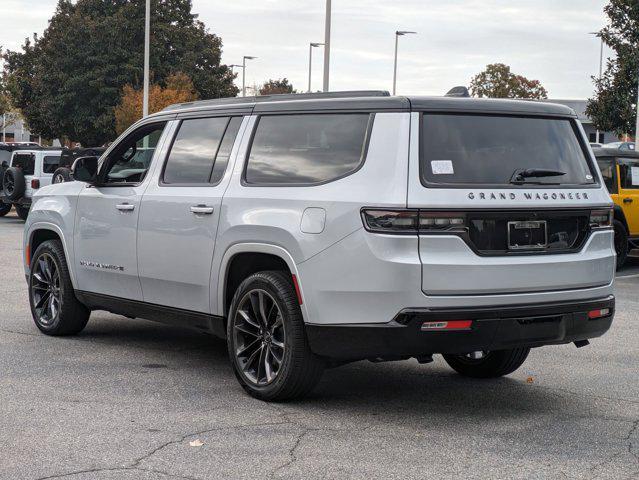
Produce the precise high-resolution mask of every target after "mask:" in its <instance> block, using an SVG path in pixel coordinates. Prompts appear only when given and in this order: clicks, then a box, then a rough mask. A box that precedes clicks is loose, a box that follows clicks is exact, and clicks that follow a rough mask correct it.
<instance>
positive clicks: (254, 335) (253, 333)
mask: <svg viewBox="0 0 639 480" xmlns="http://www.w3.org/2000/svg"><path fill="white" fill-rule="evenodd" d="M235 330H237V331H238V332H242V333H245V334H246V335H250V336H252V337H256V338H262V337H261V336H260V334H259V333H255V332H251V331H250V330H249V329H247V328H246V327H245V326H244V325H235Z"/></svg>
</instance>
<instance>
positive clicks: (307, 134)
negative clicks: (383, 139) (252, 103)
mask: <svg viewBox="0 0 639 480" xmlns="http://www.w3.org/2000/svg"><path fill="white" fill-rule="evenodd" d="M371 118H372V116H371V114H368V113H365V114H351V113H343V114H303V115H271V116H263V117H261V118H260V120H259V123H258V125H257V130H256V131H255V136H254V138H253V143H252V145H251V152H250V155H249V159H248V164H247V167H246V176H245V179H246V182H247V183H249V184H275V185H286V184H297V185H312V184H317V183H322V182H327V181H330V180H335V179H337V178H340V177H343V176H345V175H347V174H349V173H352V172H353V171H355V170H357V168H359V166H360V164H361V163H362V160H363V156H364V150H365V146H366V132H367V131H368V124H369V121H370V119H371Z"/></svg>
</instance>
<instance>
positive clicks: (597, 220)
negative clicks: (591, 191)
mask: <svg viewBox="0 0 639 480" xmlns="http://www.w3.org/2000/svg"><path fill="white" fill-rule="evenodd" d="M590 227H591V228H610V227H612V209H611V208H606V209H605V210H592V211H591V212H590Z"/></svg>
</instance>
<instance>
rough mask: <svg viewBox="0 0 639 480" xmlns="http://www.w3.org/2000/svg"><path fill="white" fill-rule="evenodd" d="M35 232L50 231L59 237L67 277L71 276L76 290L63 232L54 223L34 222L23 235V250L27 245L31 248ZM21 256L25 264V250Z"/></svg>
mask: <svg viewBox="0 0 639 480" xmlns="http://www.w3.org/2000/svg"><path fill="white" fill-rule="evenodd" d="M37 230H49V231H52V232H54V233H56V234H57V235H58V237H60V241H61V242H62V249H63V250H64V255H65V257H66V260H67V267H68V269H69V275H70V276H71V284H72V285H73V288H77V285H76V281H75V268H74V265H73V259H72V258H71V257H70V253H69V248H68V247H67V239H66V237H65V235H64V232H63V231H62V229H61V228H60V227H59V226H58V225H56V224H55V223H49V222H41V221H39V222H35V223H33V224H31V225H29V230H28V232H27V234H26V235H25V238H26V239H27V241H26V243H25V248H26V246H27V245H28V246H29V248H31V240H32V239H33V234H34V233H35V232H36V231H37ZM22 256H23V261H24V262H25V264H26V260H27V259H26V250H25V251H24V252H22Z"/></svg>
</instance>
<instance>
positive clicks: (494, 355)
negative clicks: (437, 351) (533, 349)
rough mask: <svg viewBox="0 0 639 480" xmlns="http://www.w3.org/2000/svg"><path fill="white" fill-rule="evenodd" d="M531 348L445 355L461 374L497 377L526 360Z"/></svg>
mask: <svg viewBox="0 0 639 480" xmlns="http://www.w3.org/2000/svg"><path fill="white" fill-rule="evenodd" d="M529 352H530V348H513V349H510V350H494V351H491V352H474V353H472V354H468V355H444V360H446V363H448V365H450V366H451V367H452V368H453V370H455V371H456V372H457V373H459V374H460V375H464V376H465V377H472V378H495V377H502V376H504V375H508V374H510V373H513V372H514V371H515V370H517V369H518V368H519V367H521V365H522V364H523V363H524V362H525V361H526V358H527V357H528V353H529Z"/></svg>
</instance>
